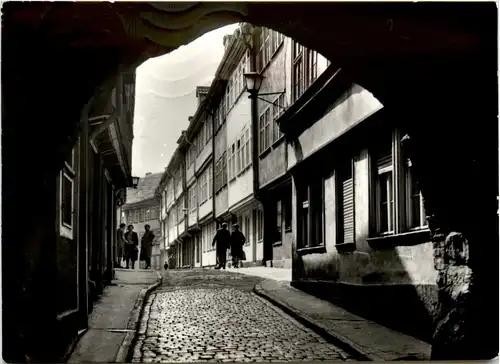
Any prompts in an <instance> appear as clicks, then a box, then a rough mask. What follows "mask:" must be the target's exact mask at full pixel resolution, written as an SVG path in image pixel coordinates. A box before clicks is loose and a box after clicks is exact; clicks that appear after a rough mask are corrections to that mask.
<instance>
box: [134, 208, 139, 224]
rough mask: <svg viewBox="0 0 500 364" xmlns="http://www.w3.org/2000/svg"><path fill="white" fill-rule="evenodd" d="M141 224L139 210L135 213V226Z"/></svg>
mask: <svg viewBox="0 0 500 364" xmlns="http://www.w3.org/2000/svg"><path fill="white" fill-rule="evenodd" d="M138 222H139V210H135V211H134V224H137V223H138Z"/></svg>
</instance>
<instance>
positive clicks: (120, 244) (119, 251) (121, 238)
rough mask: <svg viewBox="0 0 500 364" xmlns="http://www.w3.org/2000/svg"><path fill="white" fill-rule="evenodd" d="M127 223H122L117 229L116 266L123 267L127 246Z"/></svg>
mask: <svg viewBox="0 0 500 364" xmlns="http://www.w3.org/2000/svg"><path fill="white" fill-rule="evenodd" d="M125 226H126V225H125V224H123V223H121V224H120V227H119V228H118V230H116V239H115V248H116V250H115V252H116V255H115V257H116V258H115V259H116V261H115V267H118V268H121V267H122V259H123V249H124V248H125V247H124V245H125Z"/></svg>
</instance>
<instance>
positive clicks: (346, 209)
mask: <svg viewBox="0 0 500 364" xmlns="http://www.w3.org/2000/svg"><path fill="white" fill-rule="evenodd" d="M342 217H343V221H342V225H343V228H344V243H354V186H353V180H352V176H351V177H350V178H347V179H345V180H344V181H342Z"/></svg>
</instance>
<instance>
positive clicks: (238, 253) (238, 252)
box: [231, 224, 246, 268]
mask: <svg viewBox="0 0 500 364" xmlns="http://www.w3.org/2000/svg"><path fill="white" fill-rule="evenodd" d="M233 228H234V230H233V233H232V234H231V256H232V257H233V266H234V267H235V268H238V267H239V265H240V261H241V258H242V255H243V245H245V241H246V238H245V235H243V233H242V232H241V231H240V226H239V225H238V224H234V225H233Z"/></svg>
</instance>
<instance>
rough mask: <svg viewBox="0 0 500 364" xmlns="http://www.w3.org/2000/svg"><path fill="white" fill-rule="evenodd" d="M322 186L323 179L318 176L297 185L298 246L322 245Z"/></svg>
mask: <svg viewBox="0 0 500 364" xmlns="http://www.w3.org/2000/svg"><path fill="white" fill-rule="evenodd" d="M323 187H324V186H323V179H322V178H318V177H315V178H314V179H312V181H309V182H308V184H303V185H302V186H299V187H298V188H299V190H298V191H297V192H298V193H297V197H298V214H297V215H298V221H299V224H298V228H299V231H298V236H299V237H300V248H312V247H316V246H321V245H323V221H324V214H323Z"/></svg>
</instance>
